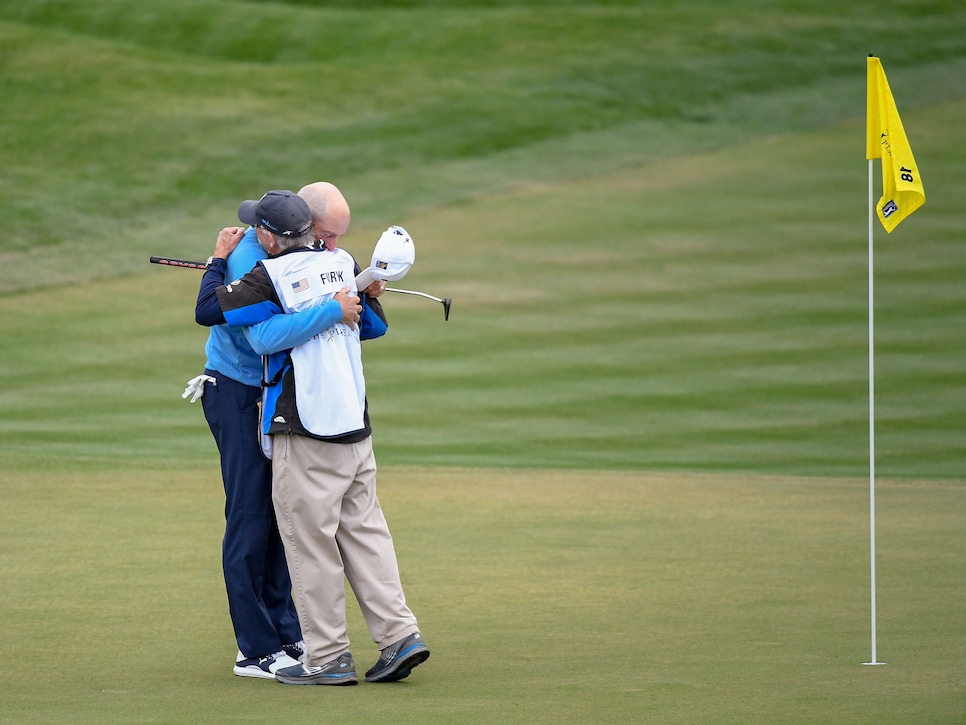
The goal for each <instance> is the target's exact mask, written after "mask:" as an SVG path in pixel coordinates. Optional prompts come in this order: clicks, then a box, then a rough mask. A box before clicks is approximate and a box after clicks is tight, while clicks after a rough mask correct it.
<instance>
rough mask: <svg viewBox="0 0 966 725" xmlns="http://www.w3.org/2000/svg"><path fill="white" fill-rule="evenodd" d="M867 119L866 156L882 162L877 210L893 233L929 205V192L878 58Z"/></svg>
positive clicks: (871, 72)
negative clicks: (925, 205) (916, 212)
mask: <svg viewBox="0 0 966 725" xmlns="http://www.w3.org/2000/svg"><path fill="white" fill-rule="evenodd" d="M866 118H867V127H866V143H865V157H866V158H867V159H882V198H881V199H879V203H878V204H877V205H876V207H875V210H876V212H878V214H879V219H880V220H881V221H882V226H884V227H885V230H886V231H887V232H892V230H893V229H895V228H896V227H897V226H898V225H899V222H901V221H902V220H903V219H905V218H906V217H907V216H909V215H910V214H912V212H914V211H915V210H916V209H918V208H919V207H921V206H922V205H923V204H924V203H925V201H926V192H925V191H924V190H923V188H922V181H921V180H920V179H919V167H918V166H916V160H915V158H913V156H912V149H911V148H910V147H909V140H908V139H907V138H906V132H905V131H904V130H903V128H902V119H900V118H899V111H898V110H896V102H895V99H894V98H893V97H892V91H891V90H890V89H889V81H888V80H887V79H886V75H885V71H884V70H882V63H880V62H879V59H878V58H876V57H874V56H869V64H868V96H867V98H866Z"/></svg>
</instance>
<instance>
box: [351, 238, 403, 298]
mask: <svg viewBox="0 0 966 725" xmlns="http://www.w3.org/2000/svg"><path fill="white" fill-rule="evenodd" d="M415 261H416V245H415V244H413V239H412V237H410V236H409V232H407V231H406V230H405V229H403V228H402V227H399V226H391V227H389V228H388V229H387V230H386V231H384V232H383V233H382V236H381V237H379V241H378V242H376V248H375V249H374V250H372V263H371V264H370V265H369V266H368V267H367V268H366V269H364V270H362V271H361V272H360V273H359V275H358V276H357V277H356V289H357V290H359V291H360V292H361V291H362V290H364V289H365V288H366V287H368V286H369V285H371V284H372V283H373V282H374V281H375V280H377V279H384V280H386V281H387V282H395V281H396V280H398V279H402V278H403V277H405V276H406V272H408V271H409V268H410V267H412V266H413V262H415Z"/></svg>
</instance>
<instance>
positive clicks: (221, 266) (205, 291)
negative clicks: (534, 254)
mask: <svg viewBox="0 0 966 725" xmlns="http://www.w3.org/2000/svg"><path fill="white" fill-rule="evenodd" d="M227 267H228V263H227V262H226V261H225V260H224V259H213V260H211V264H210V265H209V266H208V269H206V270H205V276H204V277H202V278H201V288H200V289H199V290H198V300H197V301H196V302H195V322H197V323H198V324H199V325H204V326H205V327H214V326H215V325H224V324H225V315H224V314H223V313H222V311H221V305H220V304H219V303H218V297H217V296H216V295H215V290H217V289H218V288H219V287H221V286H222V285H223V284H225V270H226V269H227Z"/></svg>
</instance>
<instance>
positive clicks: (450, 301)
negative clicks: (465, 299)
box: [443, 297, 453, 322]
mask: <svg viewBox="0 0 966 725" xmlns="http://www.w3.org/2000/svg"><path fill="white" fill-rule="evenodd" d="M451 304H453V298H452V297H444V298H443V322H446V321H447V320H449V306H450V305H451Z"/></svg>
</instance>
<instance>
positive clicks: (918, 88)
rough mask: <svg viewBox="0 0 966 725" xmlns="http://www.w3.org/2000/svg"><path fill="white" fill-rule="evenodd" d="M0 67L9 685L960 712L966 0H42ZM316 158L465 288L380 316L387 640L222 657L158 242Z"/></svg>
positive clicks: (112, 704) (183, 236)
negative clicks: (336, 663) (311, 654)
mask: <svg viewBox="0 0 966 725" xmlns="http://www.w3.org/2000/svg"><path fill="white" fill-rule="evenodd" d="M870 51H872V52H875V53H876V54H877V55H880V57H881V58H882V61H883V65H884V67H885V69H886V72H887V73H888V76H889V80H890V85H891V88H892V91H893V92H894V94H895V98H896V101H897V105H898V107H899V110H900V112H901V114H902V120H903V124H904V128H905V130H906V133H907V135H908V137H909V141H910V143H911V146H912V148H913V149H914V151H915V155H916V160H917V165H918V166H919V169H920V172H921V174H922V178H923V183H924V186H925V191H926V204H925V205H924V206H923V207H922V209H921V210H919V211H917V212H916V213H915V214H914V215H913V216H912V217H910V218H909V219H908V220H906V221H904V222H903V223H902V225H901V226H900V227H899V228H898V229H896V230H895V232H894V233H893V234H889V235H887V234H885V232H884V231H883V230H882V228H881V226H880V225H878V223H876V224H875V226H874V241H875V255H874V264H873V267H872V272H873V275H872V279H873V280H874V285H875V301H874V308H873V311H874V320H875V325H874V334H873V338H874V352H875V370H874V375H873V376H872V382H873V383H874V392H875V416H874V419H873V421H872V422H873V423H874V426H873V428H872V429H873V430H874V433H875V443H876V456H875V464H876V474H877V477H878V480H877V488H876V493H877V501H876V503H877V535H878V538H877V564H878V571H877V574H878V585H877V594H878V597H877V605H878V613H877V633H878V652H877V654H878V659H879V660H882V661H885V662H887V663H888V664H885V665H883V666H876V667H868V666H864V665H863V664H862V663H864V662H867V661H868V660H869V659H870V655H871V634H872V633H871V631H870V606H871V602H870V582H869V578H870V577H869V574H870V571H869V567H870V562H869V553H870V552H869V483H868V477H869V468H870V457H869V449H870V446H869V443H870V420H869V402H870V401H869V393H870V371H869V364H868V363H869V307H868V305H869V296H868V293H869V279H870V276H869V259H868V238H867V235H868V178H867V173H868V164H867V161H866V160H865V159H864V153H863V152H864V148H863V147H864V145H865V144H864V141H865V138H864V137H865V127H864V126H865V124H864V118H863V115H864V112H865V65H866V54H867V53H868V52H870ZM0 92H2V94H3V98H4V111H3V113H2V114H0V149H2V156H3V173H2V174H0V214H2V218H3V219H4V221H5V224H6V226H5V234H4V235H3V236H2V237H0V267H2V270H3V274H2V275H0V655H2V656H3V657H2V661H3V662H4V664H5V665H6V666H7V671H6V672H5V674H4V676H3V677H2V678H0V725H25V724H26V725H47V724H49V723H58V724H60V723H64V724H65V725H67V724H69V725H94V724H97V725H101V724H103V723H125V724H126V723H132V724H134V723H159V724H165V725H167V724H169V723H170V724H177V725H180V724H181V723H186V724H188V723H190V724H191V725H194V724H195V723H229V722H231V723H236V722H243V723H245V722H247V723H257V724H258V725H263V724H264V723H276V722H300V723H301V722H338V723H345V724H347V725H354V724H355V723H359V724H360V725H362V724H364V725H372V723H376V722H378V723H396V722H427V723H443V724H447V725H448V724H449V723H481V724H482V723H485V724H487V725H489V724H491V723H492V724H494V725H497V724H500V725H502V724H503V723H524V724H526V725H534V724H535V723H548V724H549V723H554V724H555V725H556V724H557V723H588V724H593V723H614V724H615V725H616V724H618V723H620V724H621V725H623V723H646V724H648V725H679V724H680V725H699V724H700V725H721V724H724V725H748V724H749V723H751V724H755V725H757V724H759V723H761V724H762V725H773V724H783V723H790V724H795V725H798V724H801V725H812V724H818V725H825V724H826V723H828V724H829V725H841V724H843V723H848V724H849V725H866V724H868V725H923V724H925V725H932V724H935V725H953V724H955V725H962V724H963V723H964V722H966V695H964V691H966V688H964V686H963V682H964V675H963V673H964V672H966V639H964V636H963V633H964V632H966V608H964V607H963V601H964V600H966V564H964V562H966V540H964V537H963V531H966V456H964V455H963V449H964V445H963V442H964V441H966V379H964V376H963V371H964V362H963V361H964V360H966V305H964V292H963V290H964V286H963V280H964V279H966V245H964V244H963V228H964V224H963V211H962V209H963V203H962V200H963V198H964V197H966V183H964V180H966V155H964V154H963V153H962V149H963V148H964V147H966V145H964V141H966V137H964V131H963V129H964V125H963V119H964V118H966V5H963V4H962V3H959V4H956V3H953V2H951V1H949V0H916V1H915V2H913V1H912V0H879V1H878V2H875V3H871V2H857V3H840V2H833V0H814V1H813V2H810V3H793V2H779V1H777V0H776V1H772V0H769V2H748V0H741V1H740V2H739V0H690V1H689V2H688V3H670V2H661V3H658V2H651V3H642V2H639V1H638V0H607V1H606V2H580V1H579V0H566V1H565V2H559V1H556V0H555V1H554V2H551V1H550V0H528V1H526V2H522V1H521V2H518V1H517V0H486V1H485V2H483V1H481V0H358V1H356V0H332V2H316V0H287V1H286V2H273V1H271V0H261V1H259V2H235V1H234V0H139V1H138V2H131V0H98V2H88V3H80V2H76V0H20V1H19V2H17V3H12V2H7V3H0ZM878 175H879V170H878V167H875V168H874V181H875V187H876V188H875V191H876V196H877V193H878V188H879V186H878V185H879V176H878ZM319 178H324V179H328V180H331V181H334V182H336V183H337V184H338V185H339V186H340V188H342V190H343V191H344V192H345V194H346V196H347V198H348V200H349V202H350V204H351V206H352V211H353V220H352V227H351V228H350V230H349V232H348V234H346V236H345V237H344V238H343V243H344V245H345V247H346V248H347V249H348V250H349V251H350V252H352V253H353V254H354V255H355V256H356V258H357V259H358V260H359V261H360V262H362V263H363V266H365V264H366V263H367V261H368V258H369V256H370V255H371V251H372V247H373V245H374V243H375V240H376V239H378V237H379V234H380V233H381V232H382V230H383V229H385V228H386V227H387V226H388V225H390V224H400V225H403V226H405V227H406V228H407V230H408V231H409V232H410V233H411V234H412V236H413V239H414V241H415V245H416V248H417V257H416V263H415V265H414V266H413V269H412V270H411V271H410V272H409V274H408V275H407V277H406V279H404V280H402V281H400V282H399V286H400V287H403V288H407V289H416V290H421V291H425V292H428V293H430V294H434V295H437V296H440V297H451V298H452V299H453V306H452V311H451V314H450V318H449V321H444V320H443V315H442V310H441V307H440V305H438V304H435V303H432V302H429V301H427V300H424V299H419V298H415V297H408V296H404V295H391V294H388V295H386V296H384V297H383V303H384V306H385V308H386V310H387V314H388V317H389V321H390V330H389V334H388V335H386V336H385V337H384V338H381V339H379V340H375V341H371V342H367V343H366V344H365V346H364V356H365V364H366V379H367V392H368V398H369V404H370V412H371V415H372V420H373V427H374V430H375V433H374V445H375V449H376V455H377V459H378V461H379V464H380V466H381V468H380V479H379V481H380V483H379V487H380V497H381V499H382V502H383V504H384V507H385V509H386V512H387V516H388V518H389V521H390V525H391V528H392V531H393V534H394V537H395V543H396V547H397V551H398V553H399V560H400V565H401V569H402V574H403V579H404V582H405V584H406V594H407V597H408V600H409V603H410V604H411V605H412V607H413V609H414V610H415V611H416V613H417V614H418V616H419V620H420V624H421V627H422V629H423V632H424V634H425V636H426V639H427V642H428V644H429V645H430V647H431V648H432V657H431V659H430V660H429V661H428V662H427V663H426V664H425V665H423V666H421V667H420V668H419V669H418V670H416V671H415V672H414V673H413V675H412V677H410V678H409V679H407V680H405V681H404V682H401V683H397V684H392V685H384V686H377V685H368V684H365V683H362V684H360V685H359V686H358V687H353V688H334V689H330V688H288V687H282V686H280V685H277V684H276V683H273V682H265V681H252V680H248V679H242V678H237V677H234V676H232V674H231V671H230V668H231V665H232V661H233V658H234V654H235V651H236V644H235V642H234V638H233V636H232V631H231V623H230V621H229V617H228V611H227V603H226V600H225V594H224V585H223V577H222V572H221V566H220V543H221V536H222V530H223V526H224V521H223V515H222V511H223V506H224V496H223V492H222V488H221V482H220V477H219V472H218V464H217V453H216V450H215V446H214V443H213V441H212V439H211V435H210V433H209V431H208V430H207V427H206V425H205V422H204V418H203V414H202V410H201V406H200V404H194V405H192V404H190V403H188V402H186V401H185V400H183V399H182V398H181V393H182V390H183V389H184V386H185V383H186V381H187V380H188V379H190V378H192V377H194V376H196V375H198V374H199V373H200V372H202V367H203V365H204V353H203V348H204V343H205V339H206V331H205V330H204V329H202V328H200V327H198V326H197V325H196V324H195V323H194V321H193V315H192V312H193V306H194V300H195V296H196V293H197V289H198V282H199V279H200V277H199V274H198V273H197V272H190V271H184V270H175V269H164V268H160V267H158V266H157V265H149V264H148V262H147V260H148V257H149V255H154V254H158V255H169V256H174V257H185V258H194V259H205V258H206V257H207V256H208V255H209V254H210V253H211V250H212V246H213V243H214V239H215V236H216V234H217V231H218V230H219V229H220V228H222V227H223V226H224V225H226V224H230V225H234V224H235V223H236V211H237V208H238V203H239V201H240V200H242V199H245V198H257V196H258V195H260V194H262V193H263V192H264V191H265V190H267V189H270V188H293V189H295V188H298V187H300V186H301V185H302V184H304V183H307V182H310V181H314V180H317V179H319ZM349 618H350V619H349V626H350V635H351V638H352V643H353V645H352V646H353V653H354V655H355V659H356V663H357V666H358V667H359V668H360V669H361V670H363V671H364V670H365V669H366V668H368V667H369V666H370V664H371V663H372V662H374V661H375V658H376V654H377V653H376V651H375V647H374V645H373V644H372V643H371V642H370V640H369V636H368V633H367V632H366V631H365V627H364V625H363V622H362V618H361V616H360V614H359V612H358V609H357V607H356V606H355V605H354V603H352V600H351V598H350V609H349Z"/></svg>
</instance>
